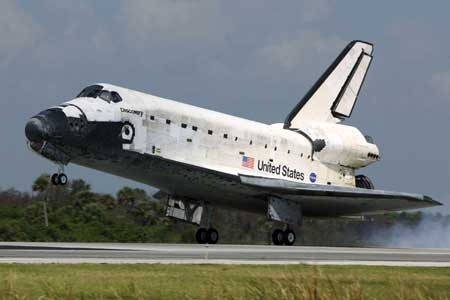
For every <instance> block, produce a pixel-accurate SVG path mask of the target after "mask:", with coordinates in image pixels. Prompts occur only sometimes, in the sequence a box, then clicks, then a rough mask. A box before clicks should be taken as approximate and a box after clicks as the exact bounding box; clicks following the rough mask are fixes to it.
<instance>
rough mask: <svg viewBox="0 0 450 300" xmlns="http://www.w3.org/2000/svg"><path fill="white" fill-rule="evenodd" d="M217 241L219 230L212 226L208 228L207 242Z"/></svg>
mask: <svg viewBox="0 0 450 300" xmlns="http://www.w3.org/2000/svg"><path fill="white" fill-rule="evenodd" d="M218 241H219V232H218V231H217V230H216V229H214V228H209V229H208V244H217V242H218Z"/></svg>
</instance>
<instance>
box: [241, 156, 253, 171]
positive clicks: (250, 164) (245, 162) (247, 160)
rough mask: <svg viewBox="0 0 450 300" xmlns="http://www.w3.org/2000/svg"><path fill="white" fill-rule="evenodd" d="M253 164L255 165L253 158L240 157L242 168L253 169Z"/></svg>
mask: <svg viewBox="0 0 450 300" xmlns="http://www.w3.org/2000/svg"><path fill="white" fill-rule="evenodd" d="M254 164H255V159H254V158H253V157H250V156H242V166H243V167H246V168H249V169H253V167H254Z"/></svg>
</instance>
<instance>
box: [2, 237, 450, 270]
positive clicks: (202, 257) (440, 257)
mask: <svg viewBox="0 0 450 300" xmlns="http://www.w3.org/2000/svg"><path fill="white" fill-rule="evenodd" d="M0 263H111V264H113V263H114V264H116V263H117V264H123V263H145V264H155V263H161V264H280V265H284V264H317V265H383V266H431V267H450V249H387V248H330V247H297V246H295V247H283V246H254V245H187V244H119V243H117V244H109V243H9V242H8V243H5V242H4V243H0Z"/></svg>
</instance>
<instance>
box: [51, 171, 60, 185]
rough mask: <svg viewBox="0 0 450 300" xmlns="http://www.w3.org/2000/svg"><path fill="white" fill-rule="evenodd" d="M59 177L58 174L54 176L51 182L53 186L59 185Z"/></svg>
mask: <svg viewBox="0 0 450 300" xmlns="http://www.w3.org/2000/svg"><path fill="white" fill-rule="evenodd" d="M58 177H59V175H58V174H57V173H55V174H53V175H52V178H51V182H52V184H53V185H59V178H58Z"/></svg>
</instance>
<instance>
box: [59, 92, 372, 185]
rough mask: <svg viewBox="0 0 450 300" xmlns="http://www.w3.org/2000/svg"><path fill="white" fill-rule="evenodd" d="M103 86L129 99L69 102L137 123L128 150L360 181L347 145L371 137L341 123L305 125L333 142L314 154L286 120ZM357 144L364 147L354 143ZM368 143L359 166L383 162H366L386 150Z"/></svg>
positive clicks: (102, 118)
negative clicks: (256, 117)
mask: <svg viewBox="0 0 450 300" xmlns="http://www.w3.org/2000/svg"><path fill="white" fill-rule="evenodd" d="M102 85H103V86H104V87H105V88H107V89H110V90H114V91H116V92H118V93H119V94H120V95H121V96H122V98H123V101H122V102H119V103H107V102H105V101H102V100H100V99H94V98H76V99H74V100H72V101H69V102H67V103H70V104H74V105H76V106H77V107H79V108H80V109H81V110H82V111H83V112H84V113H85V115H86V118H87V120H88V121H89V122H109V121H110V122H129V123H130V124H132V126H133V129H134V131H135V132H134V137H133V139H132V143H130V144H124V145H123V149H124V150H128V151H134V152H138V153H141V154H150V155H155V156H160V157H162V158H165V159H169V160H173V161H178V162H182V163H187V164H191V165H195V166H199V167H202V168H207V169H212V170H216V171H220V172H225V173H228V174H233V175H238V174H247V175H254V176H261V177H271V178H281V179H285V180H290V181H295V182H303V183H314V184H325V185H326V184H330V185H340V186H354V185H355V179H354V169H355V168H354V167H352V166H349V165H347V166H344V164H340V159H342V157H345V155H346V152H345V151H347V150H346V149H347V148H349V149H351V150H352V149H353V150H354V149H359V148H358V147H357V146H358V141H359V140H364V136H363V135H362V134H361V133H360V132H359V131H358V130H357V129H356V128H353V127H349V126H344V125H334V126H335V127H336V126H340V128H338V129H335V128H334V127H330V126H328V131H327V130H326V129H327V128H325V129H324V128H321V126H322V125H321V124H312V125H311V126H309V127H308V124H305V128H302V129H303V131H304V132H307V133H308V135H310V136H311V137H312V138H316V137H323V138H325V139H327V143H330V142H331V144H328V145H327V146H326V147H325V149H324V150H323V151H321V152H316V153H314V151H313V145H312V143H311V138H307V137H305V136H304V135H302V134H300V133H298V132H296V131H293V130H286V129H283V125H282V124H273V125H266V124H263V123H259V122H254V121H250V120H246V119H243V118H238V117H234V116H230V115H227V114H223V113H219V112H215V111H211V110H207V109H203V108H199V107H195V106H191V105H187V104H183V103H179V102H176V101H172V100H167V99H163V98H160V97H156V96H152V95H148V94H145V93H141V92H136V91H132V90H129V89H124V88H121V87H117V86H112V85H106V84H102ZM63 111H64V112H65V113H66V115H68V116H70V114H71V113H75V114H77V112H76V111H75V112H72V111H73V108H71V107H67V108H64V110H63ZM74 117H77V116H74ZM343 129H344V130H343ZM346 130H347V131H349V132H350V133H349V134H348V136H344V137H340V136H339V135H334V131H336V132H340V134H341V135H342V132H344V133H345V132H346ZM320 132H323V133H324V135H323V136H321V135H320ZM325 132H327V134H325ZM315 135H316V136H315ZM330 137H334V139H337V142H334V143H333V138H330ZM346 138H347V140H346ZM358 139H359V140H358ZM343 142H350V144H351V145H348V146H347V145H343V144H342V143H343ZM352 143H353V144H355V145H356V146H355V147H353V146H352V145H353V144H352ZM366 144H367V145H366ZM361 145H362V147H363V148H364V147H366V148H368V149H366V148H364V149H362V152H363V158H362V159H361V160H360V162H359V164H356V165H355V166H357V167H361V166H364V165H367V164H369V163H371V162H373V161H375V160H376V159H366V160H365V158H367V152H370V151H372V152H376V153H378V149H377V148H376V146H375V145H373V144H368V143H365V140H364V142H361ZM372 146H373V147H372ZM347 152H348V151H347ZM353 152H355V151H353ZM353 152H351V151H350V154H351V157H355V155H354V154H355V153H353ZM356 152H357V151H356ZM244 157H246V158H244ZM321 157H322V159H321ZM356 157H357V156H356ZM252 160H253V167H252V163H251V161H252ZM245 162H247V163H245Z"/></svg>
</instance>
